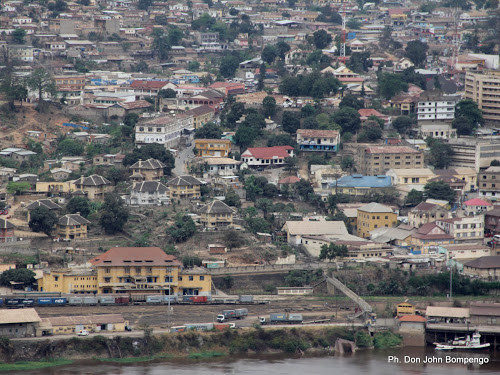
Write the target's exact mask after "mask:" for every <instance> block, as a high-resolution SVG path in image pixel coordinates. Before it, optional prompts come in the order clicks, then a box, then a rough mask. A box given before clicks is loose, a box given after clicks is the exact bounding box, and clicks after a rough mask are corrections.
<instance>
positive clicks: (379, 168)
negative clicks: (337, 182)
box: [357, 146, 424, 176]
mask: <svg viewBox="0 0 500 375" xmlns="http://www.w3.org/2000/svg"><path fill="white" fill-rule="evenodd" d="M357 156H358V163H357V168H358V172H360V173H361V174H364V175H366V176H376V175H380V174H385V173H386V172H387V171H388V170H389V169H401V168H406V169H409V168H422V167H423V166H424V155H423V153H422V152H421V151H417V150H415V149H413V148H411V147H409V146H368V147H361V148H359V149H358V155H357Z"/></svg>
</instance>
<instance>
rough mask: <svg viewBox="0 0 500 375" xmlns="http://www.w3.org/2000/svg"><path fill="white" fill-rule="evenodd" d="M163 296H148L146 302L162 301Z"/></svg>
mask: <svg viewBox="0 0 500 375" xmlns="http://www.w3.org/2000/svg"><path fill="white" fill-rule="evenodd" d="M162 302H163V298H162V296H146V303H162Z"/></svg>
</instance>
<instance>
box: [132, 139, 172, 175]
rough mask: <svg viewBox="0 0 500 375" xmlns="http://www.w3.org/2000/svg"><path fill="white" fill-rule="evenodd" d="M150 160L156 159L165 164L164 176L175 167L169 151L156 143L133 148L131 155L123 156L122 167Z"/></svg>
mask: <svg viewBox="0 0 500 375" xmlns="http://www.w3.org/2000/svg"><path fill="white" fill-rule="evenodd" d="M150 158H153V159H157V160H159V161H161V162H162V163H163V164H165V168H163V171H164V173H165V175H170V174H171V173H172V169H173V168H174V167H175V158H174V157H173V155H172V153H171V152H170V151H168V150H166V149H165V147H163V145H160V144H158V143H149V144H147V145H145V146H142V147H141V148H134V150H133V151H132V153H130V154H127V155H125V158H123V165H125V166H126V167H128V166H131V165H132V164H135V163H136V162H138V161H139V160H147V159H150Z"/></svg>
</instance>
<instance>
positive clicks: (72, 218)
mask: <svg viewBox="0 0 500 375" xmlns="http://www.w3.org/2000/svg"><path fill="white" fill-rule="evenodd" d="M89 224H90V221H88V220H87V219H85V218H84V217H82V216H80V215H79V214H68V215H64V216H63V217H61V218H60V219H59V221H58V222H57V224H56V235H57V237H59V238H63V239H65V240H74V239H80V238H87V228H88V225H89Z"/></svg>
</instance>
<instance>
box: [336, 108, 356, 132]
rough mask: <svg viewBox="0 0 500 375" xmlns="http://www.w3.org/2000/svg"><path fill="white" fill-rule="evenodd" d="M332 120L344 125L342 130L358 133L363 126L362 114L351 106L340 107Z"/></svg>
mask: <svg viewBox="0 0 500 375" xmlns="http://www.w3.org/2000/svg"><path fill="white" fill-rule="evenodd" d="M332 120H333V121H334V122H335V123H336V124H339V125H340V126H341V127H342V131H344V132H350V133H356V131H357V130H358V129H359V128H360V126H361V116H360V115H359V113H358V111H356V110H355V109H354V108H351V107H344V108H341V109H339V110H338V111H337V112H335V113H334V114H333V115H332Z"/></svg>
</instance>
